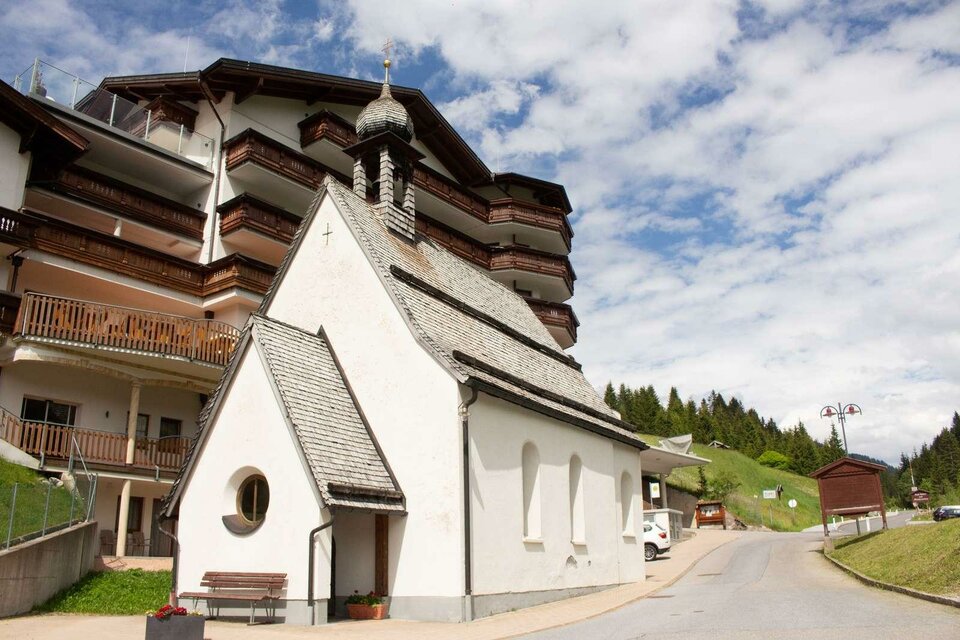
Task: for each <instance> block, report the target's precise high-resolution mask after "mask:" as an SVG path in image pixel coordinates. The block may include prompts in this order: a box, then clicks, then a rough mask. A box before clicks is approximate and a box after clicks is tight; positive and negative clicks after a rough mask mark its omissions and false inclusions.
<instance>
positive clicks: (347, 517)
mask: <svg viewBox="0 0 960 640" xmlns="http://www.w3.org/2000/svg"><path fill="white" fill-rule="evenodd" d="M390 526H391V522H390V519H389V517H388V516H387V515H386V514H381V513H377V514H374V513H362V512H356V511H347V512H338V513H337V514H336V517H335V520H334V524H333V544H332V545H331V552H332V558H331V561H330V593H331V594H333V597H332V598H331V602H330V603H328V616H329V617H333V616H337V617H346V614H347V612H346V604H345V601H346V599H347V598H348V597H349V596H351V595H353V593H354V592H357V593H359V594H367V593H370V592H371V591H373V592H374V593H377V594H380V595H387V596H389V595H391V582H390V543H389V538H390Z"/></svg>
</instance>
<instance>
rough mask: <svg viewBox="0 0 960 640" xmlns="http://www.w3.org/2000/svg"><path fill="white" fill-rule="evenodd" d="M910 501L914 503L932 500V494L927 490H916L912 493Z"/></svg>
mask: <svg viewBox="0 0 960 640" xmlns="http://www.w3.org/2000/svg"><path fill="white" fill-rule="evenodd" d="M910 501H911V502H914V503H919V502H930V494H929V493H927V492H926V491H914V492H913V493H912V494H910Z"/></svg>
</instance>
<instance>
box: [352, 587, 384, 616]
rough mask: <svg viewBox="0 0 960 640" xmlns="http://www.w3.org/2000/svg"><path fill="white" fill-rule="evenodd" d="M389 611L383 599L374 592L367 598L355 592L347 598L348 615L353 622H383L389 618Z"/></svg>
mask: <svg viewBox="0 0 960 640" xmlns="http://www.w3.org/2000/svg"><path fill="white" fill-rule="evenodd" d="M387 611H388V607H387V605H386V604H384V602H383V597H382V596H380V595H378V594H376V593H373V592H372V591H371V592H370V593H368V594H367V595H365V596H362V595H360V594H359V593H357V592H356V591H354V592H353V595H352V596H350V597H349V598H347V615H348V616H350V619H351V620H383V619H384V618H386V617H387Z"/></svg>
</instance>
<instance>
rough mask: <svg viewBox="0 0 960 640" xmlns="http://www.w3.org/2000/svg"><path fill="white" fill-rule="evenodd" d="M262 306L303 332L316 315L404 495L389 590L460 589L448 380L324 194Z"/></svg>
mask: <svg viewBox="0 0 960 640" xmlns="http://www.w3.org/2000/svg"><path fill="white" fill-rule="evenodd" d="M327 225H329V229H330V231H331V232H332V233H331V235H329V236H324V235H323V234H324V233H325V232H326V230H327ZM328 238H329V243H328V241H327V239H328ZM267 315H269V316H270V317H272V318H276V319H278V320H281V321H283V322H288V323H290V324H293V325H296V326H299V327H301V328H303V329H305V330H307V331H311V332H315V331H317V330H318V329H319V327H320V326H321V325H323V327H324V329H325V330H326V332H327V334H328V336H329V337H330V341H331V343H332V345H333V348H334V350H335V351H336V354H337V357H338V358H339V359H340V362H341V364H342V366H343V368H344V370H345V372H346V375H347V378H348V380H349V383H350V385H351V386H352V388H353V390H354V392H355V394H356V396H357V398H358V400H359V402H360V405H361V407H362V408H363V411H364V413H365V414H366V416H367V419H368V420H369V422H370V425H371V428H372V429H373V431H374V433H375V434H376V437H377V439H378V441H379V443H380V445H381V447H382V448H383V451H384V453H385V455H386V458H387V461H388V463H389V464H390V465H391V467H392V468H393V471H394V473H395V475H396V477H397V480H398V481H399V484H400V487H401V489H402V490H403V492H404V495H405V496H406V499H407V510H408V511H409V515H407V516H406V517H405V518H404V519H402V520H397V519H396V517H391V522H390V569H391V571H390V575H389V583H388V584H389V588H390V594H391V595H393V596H420V595H426V596H458V595H462V594H463V561H462V557H463V556H462V553H463V542H462V539H463V534H462V509H461V501H462V497H461V496H462V495H463V494H462V490H461V466H460V458H461V456H460V432H459V418H458V416H457V406H458V404H459V397H458V392H457V385H456V383H455V381H454V380H453V379H452V378H451V377H450V375H449V374H447V373H446V372H445V370H443V369H442V368H441V367H440V366H439V364H438V363H437V362H436V360H434V359H433V358H432V357H431V356H430V355H429V354H427V352H426V351H425V350H424V349H423V348H422V347H421V346H420V345H419V344H418V343H417V342H416V341H415V339H414V337H413V335H412V333H411V331H410V328H409V327H408V326H407V324H406V323H405V322H404V319H403V317H402V316H401V315H400V312H399V311H398V310H397V308H396V306H395V305H394V303H393V302H392V300H391V298H390V297H389V294H388V293H387V292H386V290H385V289H384V285H383V284H382V283H381V281H380V280H379V278H378V276H377V274H376V272H375V271H374V269H373V267H372V266H371V265H370V263H369V262H368V260H367V258H366V256H365V254H364V253H363V251H362V250H361V248H360V246H359V245H358V243H357V241H356V239H355V238H354V237H353V235H352V233H351V231H350V229H349V228H348V227H347V225H346V223H345V222H344V221H343V219H342V218H341V216H340V213H339V211H338V210H337V208H336V206H335V205H334V203H333V201H332V200H330V199H327V200H325V201H324V203H323V204H322V206H321V209H320V211H319V212H318V213H317V216H316V217H315V218H314V221H313V224H312V226H311V228H310V229H309V230H308V231H307V232H306V235H305V236H304V238H303V243H302V245H301V246H300V249H299V252H298V253H297V255H296V257H295V259H294V260H293V261H292V262H291V264H290V268H289V271H288V272H287V274H286V277H285V278H284V280H283V281H282V283H281V285H280V287H279V289H278V290H277V294H276V297H275V298H274V299H273V301H272V303H271V305H270V308H269V309H268V310H267ZM334 527H335V528H336V525H334ZM338 551H339V549H338ZM338 555H339V554H338ZM337 568H338V571H339V570H340V566H338V567H337Z"/></svg>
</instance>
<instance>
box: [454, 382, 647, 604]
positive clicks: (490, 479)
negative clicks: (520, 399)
mask: <svg viewBox="0 0 960 640" xmlns="http://www.w3.org/2000/svg"><path fill="white" fill-rule="evenodd" d="M469 420H470V439H471V463H470V467H471V504H472V507H471V518H472V522H473V526H472V531H473V552H474V560H473V571H474V593H475V594H477V595H484V594H497V593H507V592H523V591H542V590H548V589H570V588H578V587H590V586H600V585H611V584H618V583H622V582H632V581H636V580H642V579H643V576H644V571H643V545H642V544H639V545H637V544H631V543H630V542H629V541H627V542H624V540H623V536H622V535H621V526H620V521H619V518H620V503H619V487H618V484H619V481H620V471H621V470H622V469H623V468H625V467H628V468H630V469H634V470H638V469H639V455H638V453H639V452H638V451H636V450H634V449H631V448H629V447H625V446H622V445H619V444H617V443H614V442H613V441H611V440H609V439H606V438H603V437H601V436H598V435H596V434H593V433H590V432H588V431H585V430H583V429H580V428H578V427H575V426H573V425H569V424H566V423H563V422H559V421H557V420H554V419H552V418H549V417H547V416H542V415H540V414H537V413H533V412H531V411H528V410H525V409H523V408H521V407H518V406H516V405H513V404H510V403H507V402H504V401H502V400H499V399H496V398H492V397H490V396H487V395H485V394H480V396H479V398H478V400H477V402H476V403H474V404H473V405H472V406H471V407H470V418H469ZM527 442H532V443H533V444H534V445H535V446H536V447H537V450H538V452H539V455H540V490H541V495H540V504H541V539H542V542H529V541H525V540H524V537H523V505H524V501H523V478H522V470H521V452H522V450H523V446H524V444H525V443H527ZM574 454H576V455H577V456H579V457H580V460H581V462H582V465H583V470H582V479H583V490H584V494H583V495H584V506H585V516H586V517H585V525H586V540H585V542H586V544H585V545H579V544H577V545H575V544H573V542H572V541H571V527H570V493H569V464H570V458H571V457H572V456H573V455H574ZM634 475H635V477H637V478H639V476H638V475H636V471H634ZM635 509H636V511H635V518H639V520H637V521H638V522H639V521H640V520H642V516H641V515H640V511H639V500H638V499H637V502H636V504H635Z"/></svg>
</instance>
